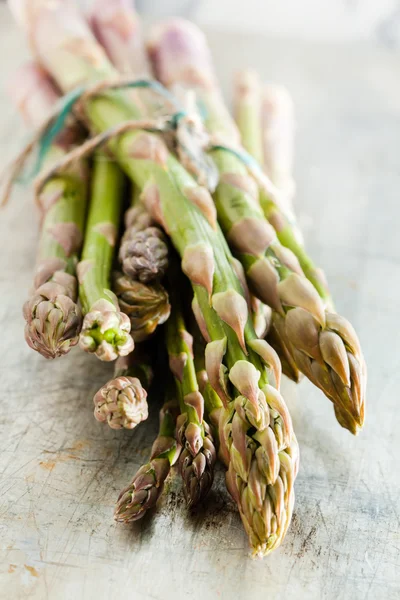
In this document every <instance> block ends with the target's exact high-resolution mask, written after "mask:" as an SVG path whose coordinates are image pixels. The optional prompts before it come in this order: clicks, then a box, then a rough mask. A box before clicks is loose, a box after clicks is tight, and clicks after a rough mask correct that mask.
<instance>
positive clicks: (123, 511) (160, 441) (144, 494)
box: [114, 387, 181, 523]
mask: <svg viewBox="0 0 400 600" xmlns="http://www.w3.org/2000/svg"><path fill="white" fill-rule="evenodd" d="M167 395H168V398H167V401H166V402H165V404H164V406H163V407H162V409H161V411H160V429H159V433H158V436H157V438H156V440H155V441H154V443H153V447H152V449H151V455H150V460H149V462H148V463H146V464H145V465H143V466H142V467H140V469H139V470H138V472H137V473H136V475H135V476H134V478H133V479H132V481H131V483H130V484H129V485H128V486H127V487H126V488H125V489H124V490H122V492H121V493H120V495H119V497H118V501H117V506H116V509H115V513H114V517H115V520H116V521H118V522H119V523H132V522H133V521H137V520H138V519H141V518H142V517H144V515H145V514H146V512H147V511H148V510H149V509H150V508H153V507H154V506H155V505H156V503H157V500H158V499H159V497H160V496H161V494H162V491H163V488H164V483H165V480H166V478H167V477H168V475H169V472H170V470H171V467H172V466H173V465H174V464H175V463H176V461H177V460H178V458H179V454H180V451H181V448H180V446H179V445H178V444H177V442H176V439H175V424H176V419H177V416H178V414H179V407H178V402H177V400H176V397H175V390H174V389H173V387H172V388H171V387H170V388H168V389H167Z"/></svg>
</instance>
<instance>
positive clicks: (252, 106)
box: [234, 70, 298, 243]
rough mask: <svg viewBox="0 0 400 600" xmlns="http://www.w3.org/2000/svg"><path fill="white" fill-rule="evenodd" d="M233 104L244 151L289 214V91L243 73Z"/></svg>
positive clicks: (291, 127) (291, 115) (291, 108)
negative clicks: (274, 190)
mask: <svg viewBox="0 0 400 600" xmlns="http://www.w3.org/2000/svg"><path fill="white" fill-rule="evenodd" d="M234 103H235V120H236V123H237V126H238V128H239V131H240V135H241V139H242V144H243V146H244V148H245V149H246V150H247V152H248V153H249V154H251V155H252V156H253V157H254V158H255V159H256V160H257V161H258V163H259V164H260V165H262V166H263V167H264V170H265V172H266V174H267V175H268V177H269V178H270V180H271V181H272V183H273V184H274V185H275V187H276V188H277V189H278V191H279V192H280V194H279V195H280V198H281V199H282V201H284V202H285V206H286V207H287V210H288V211H289V212H290V211H291V210H292V200H293V196H294V192H295V184H294V180H293V175H292V171H293V154H294V129H295V120H294V106H293V100H292V98H291V96H290V94H289V92H288V91H287V90H286V88H284V87H282V86H278V85H275V84H266V85H264V86H262V85H261V82H260V79H259V76H258V74H257V73H255V72H254V71H251V70H244V71H240V72H239V73H238V75H237V78H236V81H235V93H234ZM297 235H298V234H297ZM281 241H282V240H281ZM282 243H283V242H282Z"/></svg>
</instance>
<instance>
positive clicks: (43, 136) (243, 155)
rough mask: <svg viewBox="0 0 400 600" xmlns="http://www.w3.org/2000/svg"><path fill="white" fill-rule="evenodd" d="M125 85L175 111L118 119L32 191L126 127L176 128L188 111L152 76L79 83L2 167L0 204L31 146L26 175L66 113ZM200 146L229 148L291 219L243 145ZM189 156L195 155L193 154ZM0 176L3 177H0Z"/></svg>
mask: <svg viewBox="0 0 400 600" xmlns="http://www.w3.org/2000/svg"><path fill="white" fill-rule="evenodd" d="M129 88H131V89H134V88H139V89H140V88H142V89H146V88H147V89H151V90H152V91H154V92H156V93H157V94H159V95H160V96H162V97H163V98H164V99H165V100H167V101H168V102H169V103H170V104H171V105H172V106H173V107H174V109H176V112H174V113H173V114H172V115H168V116H165V117H158V118H156V119H149V118H147V119H135V120H129V121H124V122H123V123H119V124H118V125H116V126H114V127H111V128H110V129H108V130H107V131H104V132H102V133H100V134H98V135H95V136H94V137H92V138H90V139H88V140H87V141H86V142H84V143H83V144H82V145H80V146H77V147H76V148H74V149H73V150H71V151H70V152H68V154H66V155H64V156H63V157H62V158H61V159H60V160H58V161H56V162H55V163H54V164H53V165H52V166H51V167H49V168H48V169H47V170H45V171H44V173H42V174H40V175H39V176H38V177H37V178H36V180H35V183H34V187H35V193H36V194H39V192H40V190H41V189H42V187H43V186H44V185H45V183H46V182H47V181H48V180H49V178H51V177H52V176H53V175H55V174H56V173H57V172H59V171H60V170H63V169H66V168H68V167H69V166H70V165H71V164H72V163H74V162H75V161H77V160H79V159H82V158H84V157H86V156H88V155H89V154H91V153H93V151H94V150H96V149H97V148H99V147H100V146H102V145H104V144H105V143H107V142H108V141H110V140H111V139H113V138H114V137H116V136H119V135H122V134H123V133H126V132H128V131H134V130H139V129H142V130H145V131H149V132H153V133H166V132H167V131H176V130H177V127H178V124H179V122H180V121H181V120H183V119H185V118H188V117H189V114H188V112H187V111H186V110H184V109H183V108H182V106H181V104H180V103H179V101H178V100H177V98H176V97H175V96H174V95H173V94H172V93H171V92H170V91H169V90H168V89H167V88H165V87H164V86H163V85H162V84H161V83H159V82H158V81H155V80H152V79H132V78H126V77H120V78H117V79H112V80H103V81H99V82H97V83H96V84H94V85H92V86H90V87H87V86H80V87H78V88H76V89H74V90H72V91H71V92H68V93H67V94H65V95H64V96H63V97H62V98H61V99H60V101H59V102H57V103H56V105H55V106H54V108H53V110H52V111H51V112H50V114H49V116H48V117H47V118H46V119H45V121H44V122H43V124H42V125H41V126H40V127H39V128H38V129H37V131H36V132H35V134H34V136H33V138H32V140H31V141H30V142H29V143H28V144H27V145H26V146H25V148H24V149H23V150H22V152H20V154H19V155H18V156H17V157H16V158H15V159H14V160H13V161H12V163H11V164H10V165H9V167H8V168H7V169H6V170H5V177H4V180H5V183H3V186H4V193H3V195H2V200H1V202H0V206H2V205H4V204H5V203H6V202H7V201H8V199H9V197H10V194H11V191H12V187H13V184H14V182H15V180H16V178H17V177H18V176H19V174H20V173H21V170H22V169H23V167H24V165H25V163H26V160H27V159H28V157H29V155H30V154H31V153H32V151H33V150H34V148H35V146H39V149H38V156H37V159H36V162H35V164H34V166H33V168H32V171H31V173H30V174H29V175H28V178H29V179H32V178H34V177H35V175H37V173H39V172H40V170H41V168H42V165H43V162H44V159H45V157H46V154H47V152H48V151H49V149H50V146H51V145H52V143H53V141H54V139H55V138H56V137H57V135H58V134H59V133H60V132H61V131H62V129H63V128H64V126H65V123H66V120H67V118H68V117H70V115H71V114H72V113H73V112H74V113H77V114H78V115H80V118H81V119H82V120H84V118H85V105H86V103H87V102H88V101H89V100H90V99H91V98H94V97H96V96H98V95H99V94H102V93H105V92H107V91H112V90H123V89H129ZM200 118H201V121H202V122H204V115H201V117H200ZM202 150H203V151H212V150H224V151H225V152H229V153H231V154H233V155H234V156H236V157H237V158H238V159H239V160H241V161H242V162H243V164H244V165H245V166H246V167H247V169H248V170H249V172H250V173H251V175H252V176H253V178H254V179H255V180H256V182H257V183H258V185H259V186H260V187H262V188H263V189H264V190H265V192H266V193H267V194H268V195H269V196H270V197H271V198H272V199H273V200H274V202H275V203H277V204H278V206H279V208H280V209H281V210H282V211H283V212H284V213H285V215H286V216H287V217H288V218H289V220H290V221H291V222H293V216H292V215H290V214H288V211H287V208H286V207H284V206H282V202H281V201H280V197H279V192H278V190H277V188H276V187H275V186H274V185H273V183H272V181H270V179H269V178H268V177H267V175H265V173H264V172H263V170H262V169H261V167H260V165H259V164H258V162H257V161H256V160H255V159H254V158H253V157H252V156H251V155H250V154H249V153H248V152H246V151H245V150H244V149H243V148H235V147H233V146H231V145H229V144H226V143H223V142H222V141H221V140H218V139H216V138H215V139H214V138H212V137H209V141H208V144H207V145H206V146H205V147H204V148H202ZM186 151H187V149H186ZM193 158H194V159H195V157H193ZM1 179H3V177H2V178H1ZM1 183H2V182H1V180H0V184H1Z"/></svg>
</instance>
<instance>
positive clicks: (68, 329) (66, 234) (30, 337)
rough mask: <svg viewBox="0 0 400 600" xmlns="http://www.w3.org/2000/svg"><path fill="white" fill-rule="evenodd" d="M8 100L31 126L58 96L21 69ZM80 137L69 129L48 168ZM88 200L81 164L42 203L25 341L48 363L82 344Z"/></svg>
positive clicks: (29, 67) (56, 180)
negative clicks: (81, 264)
mask: <svg viewBox="0 0 400 600" xmlns="http://www.w3.org/2000/svg"><path fill="white" fill-rule="evenodd" d="M9 89H10V94H11V96H12V98H13V100H14V102H15V104H16V106H17V108H18V110H19V112H20V113H22V114H23V116H24V118H25V121H26V122H27V124H28V125H29V126H37V125H39V124H40V123H41V122H42V120H43V119H44V118H45V117H46V116H47V114H48V112H49V111H50V109H51V108H52V106H53V105H54V103H55V102H56V100H57V98H58V95H57V92H56V91H55V89H54V87H53V85H52V83H51V81H50V79H49V77H48V76H47V75H46V73H45V72H44V71H43V70H42V69H41V68H40V66H39V65H38V64H35V63H33V62H32V63H27V64H25V65H23V66H22V67H21V68H20V69H19V70H18V71H17V73H16V74H15V77H14V78H13V80H12V82H10V86H9ZM79 138H80V132H79V131H78V129H77V127H76V126H75V125H73V124H70V125H68V127H66V128H65V130H64V131H62V132H61V134H60V135H59V136H58V137H57V139H56V140H55V141H54V143H53V145H52V147H51V148H50V151H49V153H48V155H47V158H46V162H47V164H49V163H50V162H51V161H53V160H55V159H57V158H58V157H60V156H62V155H63V154H65V153H67V152H68V151H69V150H71V149H72V148H73V147H74V145H75V144H77V143H78V142H79ZM86 196H87V173H86V167H85V165H84V163H83V162H81V163H79V164H77V165H75V166H74V167H73V168H70V169H68V171H66V172H65V173H63V174H60V175H57V176H54V177H52V178H51V179H50V180H49V181H48V182H47V184H46V185H45V186H44V188H43V190H42V192H41V194H40V197H39V203H40V208H41V212H42V224H41V233H40V239H39V248H38V253H37V258H36V267H35V274H34V283H33V291H32V293H31V295H30V298H29V299H28V300H27V301H26V302H25V304H24V307H23V313H24V318H25V321H26V325H25V339H26V341H27V343H28V344H29V346H30V347H31V348H33V349H34V350H36V351H38V352H39V353H40V354H41V355H42V356H44V357H45V358H49V359H50V358H56V357H58V356H63V355H64V354H67V353H68V352H69V350H70V349H71V347H72V346H75V345H76V344H77V343H78V339H79V332H80V329H81V325H82V314H81V310H80V308H79V306H78V305H77V296H78V286H77V281H76V275H75V269H76V264H77V256H78V252H79V249H80V246H81V241H82V233H83V226H84V217H85V209H86Z"/></svg>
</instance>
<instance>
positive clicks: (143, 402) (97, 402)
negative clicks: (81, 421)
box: [93, 346, 153, 429]
mask: <svg viewBox="0 0 400 600" xmlns="http://www.w3.org/2000/svg"><path fill="white" fill-rule="evenodd" d="M152 378H153V372H152V368H151V366H150V365H149V359H148V357H147V356H146V355H145V354H143V353H141V352H140V351H139V348H138V346H136V348H135V351H134V352H131V354H129V355H128V356H123V357H120V358H118V360H117V361H116V363H115V373H114V378H113V379H111V380H110V381H108V382H107V383H106V384H105V385H103V386H102V387H101V388H100V389H99V391H98V392H97V393H96V394H95V396H94V398H93V402H94V406H95V408H94V416H95V417H96V419H97V420H98V421H100V422H101V423H108V425H109V426H110V427H111V429H122V428H125V429H134V428H135V427H136V426H137V425H139V423H141V422H142V421H145V420H146V419H147V417H148V415H149V410H148V405H147V391H146V389H147V388H148V386H149V385H150V383H151V380H152Z"/></svg>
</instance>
